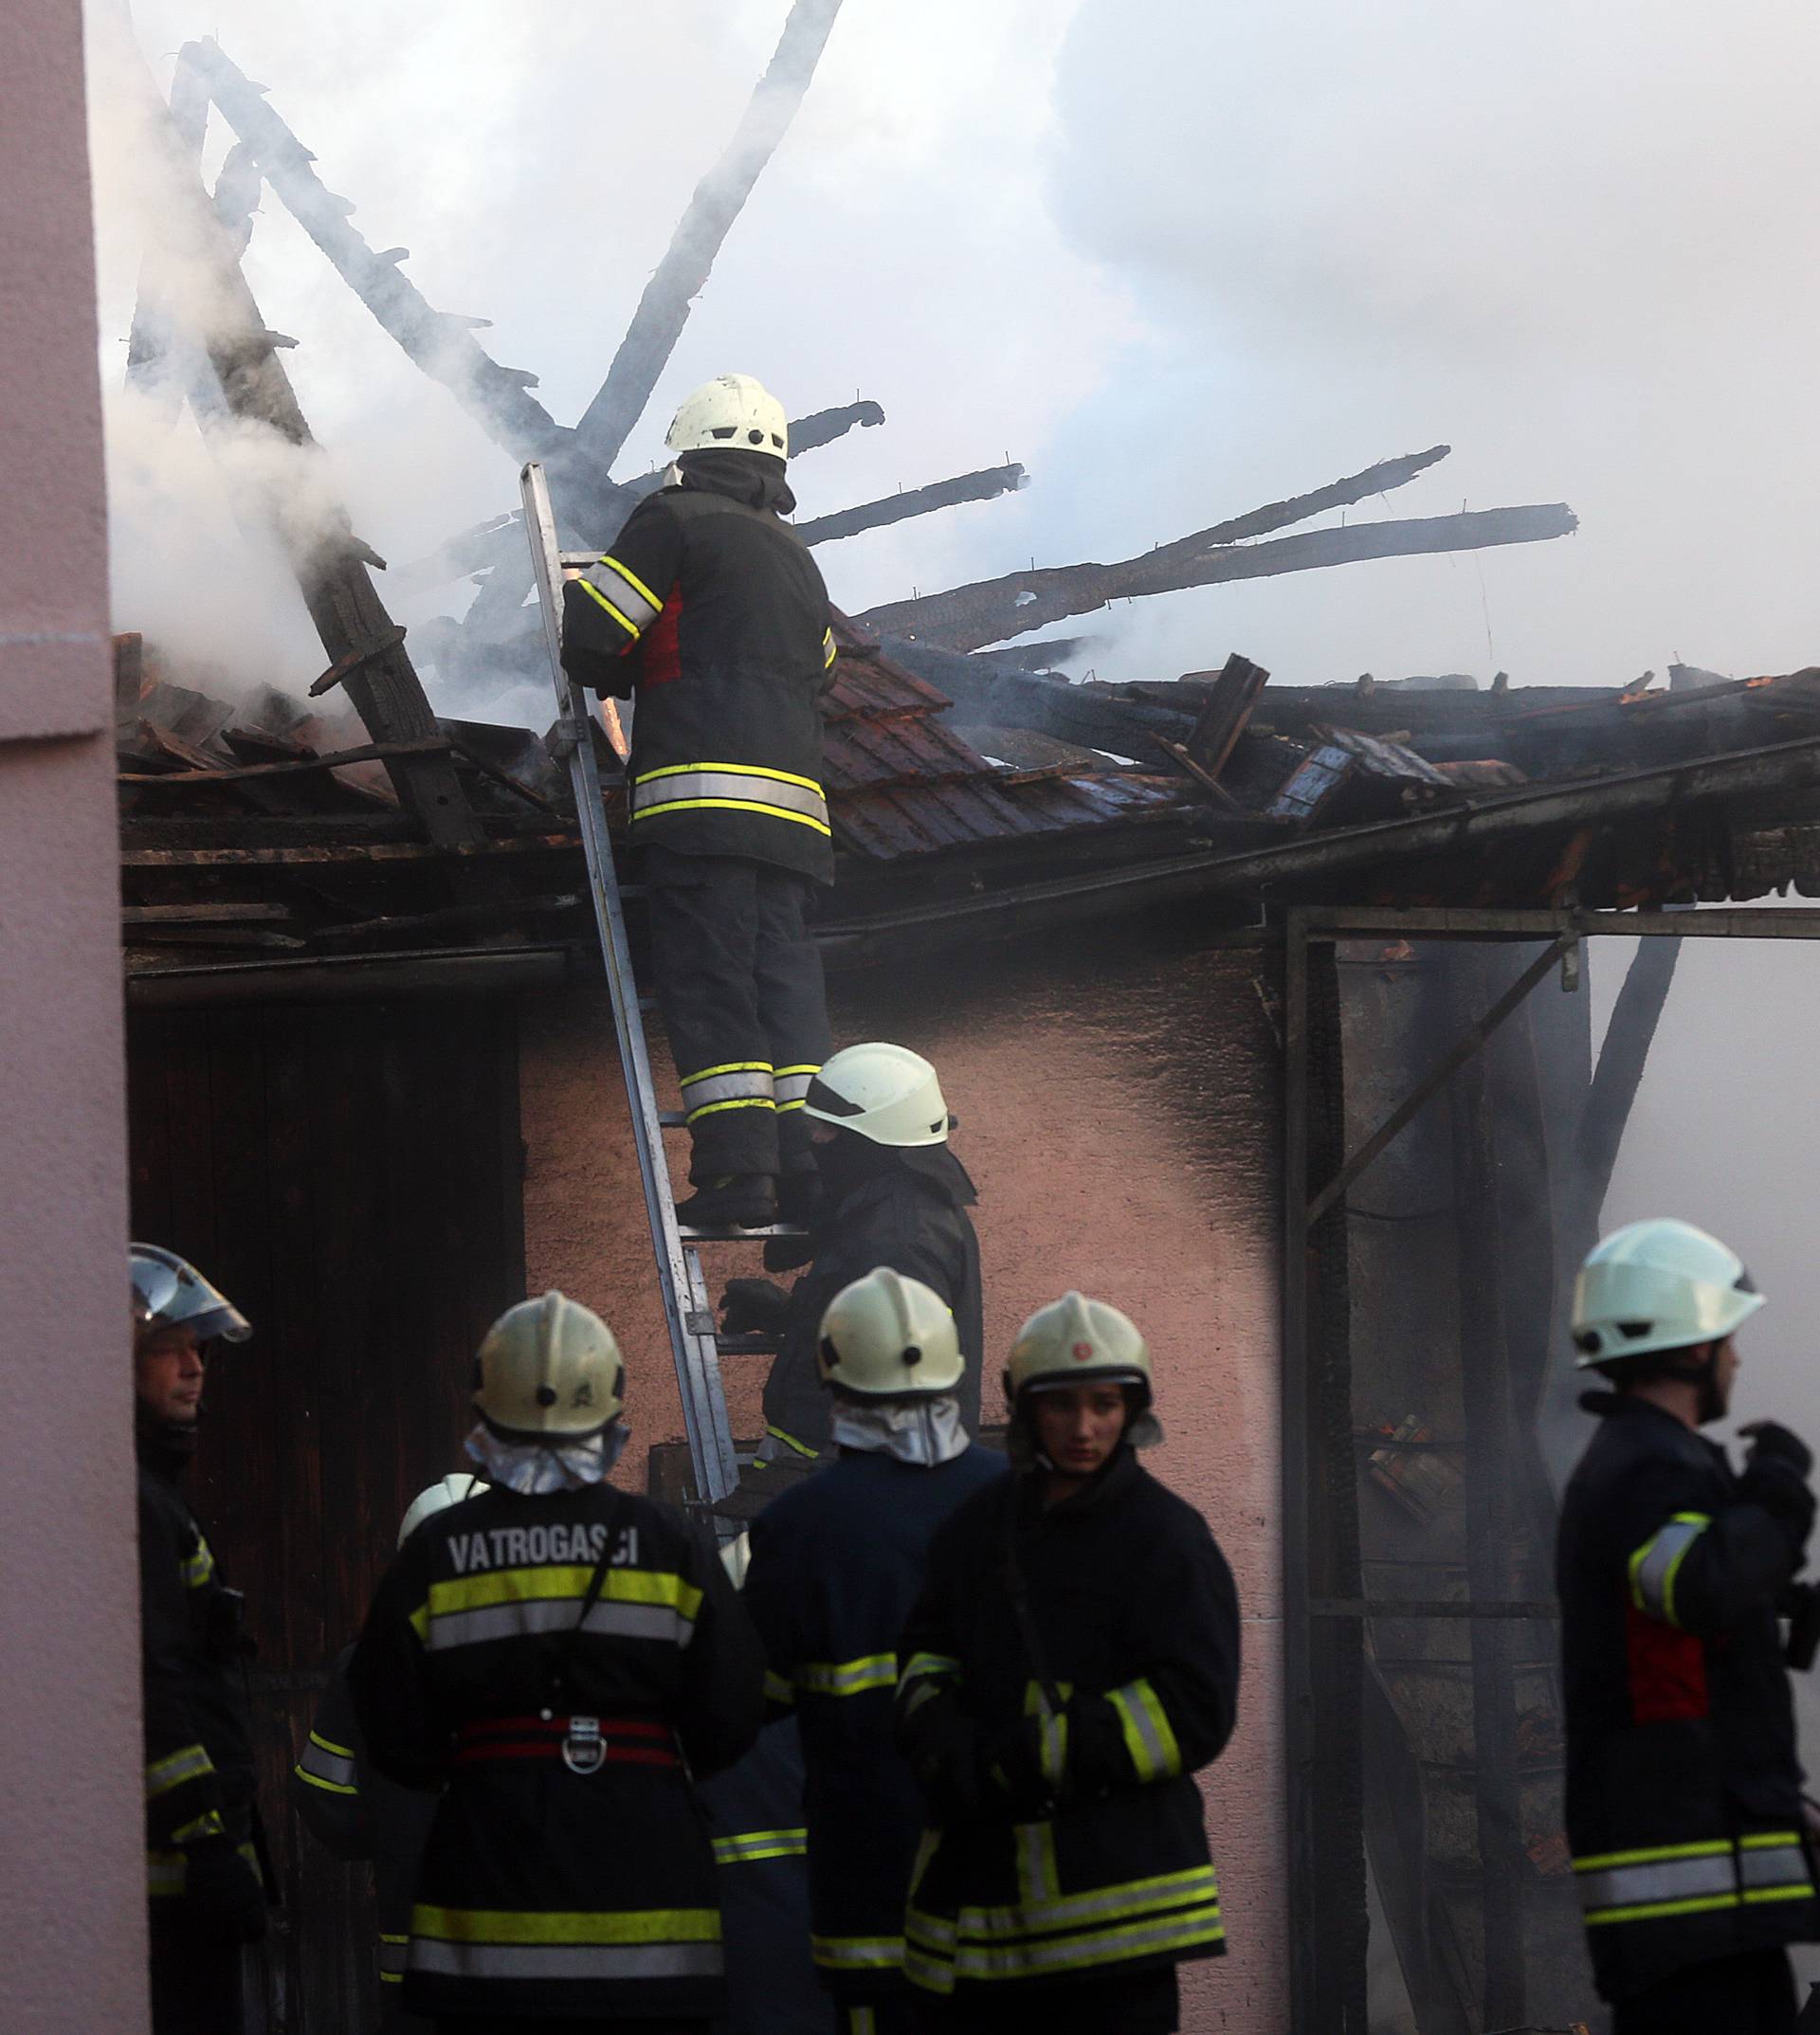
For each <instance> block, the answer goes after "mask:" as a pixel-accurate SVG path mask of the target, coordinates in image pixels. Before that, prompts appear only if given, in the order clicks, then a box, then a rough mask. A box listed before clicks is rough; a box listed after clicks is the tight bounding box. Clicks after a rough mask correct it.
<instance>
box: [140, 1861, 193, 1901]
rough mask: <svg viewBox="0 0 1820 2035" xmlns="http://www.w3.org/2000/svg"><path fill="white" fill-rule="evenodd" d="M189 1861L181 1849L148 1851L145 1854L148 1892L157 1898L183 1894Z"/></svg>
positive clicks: (169, 1897)
mask: <svg viewBox="0 0 1820 2035" xmlns="http://www.w3.org/2000/svg"><path fill="white" fill-rule="evenodd" d="M187 1870H188V1861H187V1860H186V1859H185V1858H184V1855H183V1853H182V1852H181V1851H148V1852H147V1853H146V1855H145V1887H146V1892H147V1893H148V1894H150V1895H151V1896H152V1898H153V1899H155V1900H157V1899H171V1898H173V1896H175V1895H178V1894H181V1893H182V1892H183V1887H184V1880H185V1877H186V1873H187Z"/></svg>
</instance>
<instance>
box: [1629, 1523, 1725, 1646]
mask: <svg viewBox="0 0 1820 2035" xmlns="http://www.w3.org/2000/svg"><path fill="white" fill-rule="evenodd" d="M1712 1523H1713V1520H1712V1515H1711V1514H1710V1513H1705V1512H1678V1513H1676V1514H1675V1515H1674V1517H1672V1518H1671V1519H1670V1520H1669V1521H1668V1523H1667V1524H1666V1525H1665V1526H1664V1527H1662V1528H1661V1529H1660V1530H1659V1531H1658V1532H1657V1533H1655V1534H1654V1535H1651V1537H1650V1538H1649V1539H1647V1540H1646V1541H1645V1542H1644V1544H1643V1545H1642V1547H1640V1548H1639V1549H1638V1550H1637V1551H1636V1553H1635V1554H1632V1555H1631V1557H1630V1564H1629V1568H1630V1601H1631V1603H1632V1604H1634V1605H1635V1606H1636V1608H1637V1609H1638V1610H1640V1611H1642V1612H1643V1613H1644V1614H1645V1615H1646V1616H1647V1617H1650V1618H1660V1619H1662V1620H1664V1621H1665V1623H1667V1624H1668V1625H1671V1626H1679V1625H1680V1624H1681V1621H1680V1619H1679V1618H1677V1617H1676V1616H1675V1578H1676V1577H1677V1576H1678V1575H1679V1574H1680V1573H1681V1565H1682V1563H1683V1561H1685V1560H1686V1559H1687V1553H1688V1550H1689V1549H1690V1548H1691V1547H1692V1546H1693V1544H1694V1542H1695V1541H1696V1540H1698V1539H1699V1538H1700V1536H1701V1535H1702V1534H1703V1533H1704V1532H1705V1531H1706V1529H1707V1528H1708V1527H1709V1526H1710V1525H1711V1524H1712Z"/></svg>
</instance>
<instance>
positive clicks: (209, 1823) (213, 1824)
mask: <svg viewBox="0 0 1820 2035" xmlns="http://www.w3.org/2000/svg"><path fill="white" fill-rule="evenodd" d="M227 1834H228V1826H227V1825H226V1824H225V1823H223V1822H222V1820H221V1817H220V1815H219V1813H218V1812H217V1811H216V1810H214V1809H212V1808H211V1809H207V1810H205V1811H204V1812H203V1814H202V1815H200V1816H197V1817H195V1818H193V1819H192V1820H191V1822H189V1823H186V1824H185V1825H184V1826H182V1828H180V1829H176V1830H173V1831H172V1833H171V1842H172V1843H173V1844H195V1843H196V1842H197V1841H198V1840H199V1839H201V1838H205V1837H226V1836H227Z"/></svg>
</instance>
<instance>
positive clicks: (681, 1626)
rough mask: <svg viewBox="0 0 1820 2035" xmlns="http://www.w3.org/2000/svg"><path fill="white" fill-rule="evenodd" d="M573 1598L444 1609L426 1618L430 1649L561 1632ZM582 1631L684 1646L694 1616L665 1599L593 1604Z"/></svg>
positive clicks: (571, 1612)
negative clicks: (463, 1609) (474, 1608)
mask: <svg viewBox="0 0 1820 2035" xmlns="http://www.w3.org/2000/svg"><path fill="white" fill-rule="evenodd" d="M577 1601H578V1600H577V1599H575V1598H573V1597H536V1598H532V1599H529V1600H527V1601H525V1602H522V1603H515V1604H489V1605H487V1606H485V1607H483V1608H482V1609H480V1610H478V1611H446V1612H444V1613H443V1614H442V1615H441V1616H440V1617H438V1616H436V1615H434V1614H432V1615H431V1617H430V1621H429V1637H428V1646H429V1650H430V1651H431V1652H432V1653H441V1652H445V1651H446V1650H447V1649H448V1648H449V1647H451V1646H473V1645H477V1644H480V1643H481V1642H482V1641H484V1640H503V1639H513V1638H516V1637H517V1636H518V1635H519V1633H521V1632H566V1631H567V1630H568V1629H569V1628H570V1626H573V1624H574V1622H575V1608H576V1604H577ZM581 1629H582V1630H583V1631H584V1632H605V1633H611V1634H612V1635H613V1636H614V1637H616V1638H619V1639H630V1640H671V1641H673V1642H674V1643H675V1644H677V1645H679V1646H686V1645H687V1644H689V1641H690V1640H691V1639H692V1638H693V1637H694V1634H695V1621H694V1619H692V1618H685V1617H684V1616H683V1613H682V1612H681V1611H679V1610H676V1609H674V1608H672V1607H671V1606H669V1605H667V1604H596V1605H595V1606H594V1608H593V1609H592V1610H591V1611H590V1612H589V1613H588V1616H587V1617H586V1618H585V1619H584V1620H583V1621H582V1626H581Z"/></svg>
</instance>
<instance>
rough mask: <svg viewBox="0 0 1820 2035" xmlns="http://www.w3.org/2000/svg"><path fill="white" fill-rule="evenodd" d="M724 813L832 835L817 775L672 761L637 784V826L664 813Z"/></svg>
mask: <svg viewBox="0 0 1820 2035" xmlns="http://www.w3.org/2000/svg"><path fill="white" fill-rule="evenodd" d="M704 809H722V810H732V811H736V812H756V813H761V814H763V815H764V817H765V818H767V819H772V820H789V821H792V823H793V824H795V825H796V826H798V827H812V828H813V829H814V831H815V832H816V833H818V834H828V833H830V832H831V829H830V828H829V827H828V801H827V800H826V799H825V798H824V797H823V796H822V788H821V786H820V785H818V784H817V783H816V782H815V780H814V778H812V777H795V776H792V774H791V772H789V771H767V770H760V769H759V768H758V767H757V766H756V765H755V764H748V763H673V764H670V765H668V766H667V767H666V768H665V769H664V770H661V771H646V772H645V773H644V774H643V776H640V777H635V778H633V780H632V824H633V825H634V826H637V824H638V823H639V822H640V821H641V820H649V819H653V818H655V817H656V815H657V814H659V813H660V812H684V811H700V810H704Z"/></svg>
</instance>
